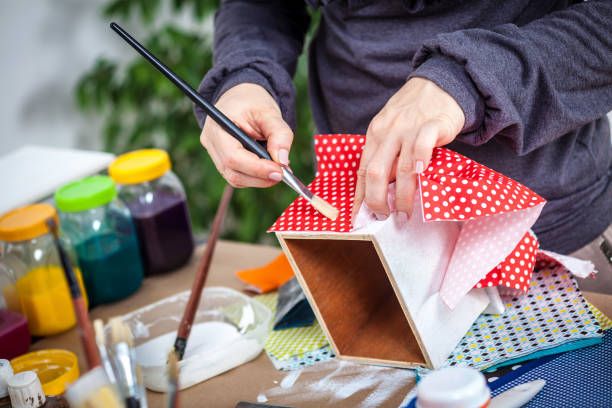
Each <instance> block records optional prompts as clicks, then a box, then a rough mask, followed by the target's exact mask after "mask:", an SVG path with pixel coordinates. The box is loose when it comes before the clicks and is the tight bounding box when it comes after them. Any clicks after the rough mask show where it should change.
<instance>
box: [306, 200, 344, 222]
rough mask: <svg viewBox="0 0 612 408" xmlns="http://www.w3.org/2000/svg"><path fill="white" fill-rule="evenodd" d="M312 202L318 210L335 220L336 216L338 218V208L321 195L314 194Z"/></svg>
mask: <svg viewBox="0 0 612 408" xmlns="http://www.w3.org/2000/svg"><path fill="white" fill-rule="evenodd" d="M310 204H312V206H313V207H314V208H315V209H316V210H317V211H318V212H320V213H321V214H323V215H324V216H326V217H327V218H329V219H330V220H332V221H335V220H336V218H338V213H339V211H338V209H337V208H336V207H334V206H332V205H331V204H330V203H328V202H327V201H325V200H324V199H322V198H321V197H318V196H316V195H313V196H312V199H311V200H310Z"/></svg>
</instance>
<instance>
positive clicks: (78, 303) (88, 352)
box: [72, 297, 102, 370]
mask: <svg viewBox="0 0 612 408" xmlns="http://www.w3.org/2000/svg"><path fill="white" fill-rule="evenodd" d="M72 304H73V306H74V313H75V314H76V318H77V322H78V330H79V335H80V336H81V344H82V345H83V349H84V350H85V358H86V359H87V365H88V366H89V369H90V370H91V369H92V368H94V367H97V366H99V365H101V364H102V362H101V360H100V352H99V351H98V347H97V345H96V337H95V334H94V329H93V326H92V324H91V320H89V316H88V314H87V305H86V304H85V299H83V298H82V297H78V298H73V299H72Z"/></svg>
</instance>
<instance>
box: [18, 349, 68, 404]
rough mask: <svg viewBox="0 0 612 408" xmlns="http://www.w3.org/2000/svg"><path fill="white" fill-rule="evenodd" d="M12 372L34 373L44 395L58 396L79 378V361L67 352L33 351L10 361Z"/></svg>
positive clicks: (54, 350) (59, 350)
mask: <svg viewBox="0 0 612 408" xmlns="http://www.w3.org/2000/svg"><path fill="white" fill-rule="evenodd" d="M11 365H12V366H13V371H15V373H20V372H22V371H34V372H35V373H36V374H37V375H38V378H39V379H40V382H41V384H42V387H43V391H44V392H45V395H60V394H62V393H63V392H64V391H65V389H66V386H67V385H68V384H70V383H73V382H75V381H76V380H77V378H79V361H78V359H77V356H76V354H74V353H73V352H71V351H68V350H61V349H49V350H40V351H33V352H31V353H27V354H24V355H22V356H19V357H16V358H14V359H12V360H11Z"/></svg>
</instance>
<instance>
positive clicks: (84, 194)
mask: <svg viewBox="0 0 612 408" xmlns="http://www.w3.org/2000/svg"><path fill="white" fill-rule="evenodd" d="M116 195H117V190H116V188H115V183H114V182H113V180H112V179H111V178H110V177H108V176H91V177H86V178H84V179H82V180H79V181H74V182H72V183H68V184H66V185H64V186H62V187H60V188H59V189H58V190H57V191H56V192H55V204H56V205H57V208H59V210H60V211H63V212H79V211H87V210H91V209H92V208H96V207H101V206H103V205H105V204H108V203H110V202H111V201H112V200H113V198H115V196H116Z"/></svg>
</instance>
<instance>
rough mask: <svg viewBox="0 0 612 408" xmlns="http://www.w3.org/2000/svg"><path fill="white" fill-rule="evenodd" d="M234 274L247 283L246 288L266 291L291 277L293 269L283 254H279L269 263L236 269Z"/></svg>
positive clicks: (273, 288) (260, 291)
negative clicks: (256, 266) (251, 267)
mask: <svg viewBox="0 0 612 408" xmlns="http://www.w3.org/2000/svg"><path fill="white" fill-rule="evenodd" d="M236 276H237V277H238V279H240V280H241V281H243V282H244V283H246V284H247V285H248V287H247V289H248V290H252V291H253V292H257V293H268V292H271V291H273V290H276V289H278V288H279V287H280V286H282V285H283V284H285V283H286V282H287V281H289V280H290V279H291V278H293V270H292V269H291V265H289V261H288V260H287V257H286V256H285V254H280V255H279V256H277V257H276V258H275V259H274V260H273V261H272V262H270V263H269V264H267V265H264V266H262V267H259V268H253V269H244V270H242V271H238V272H236Z"/></svg>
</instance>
